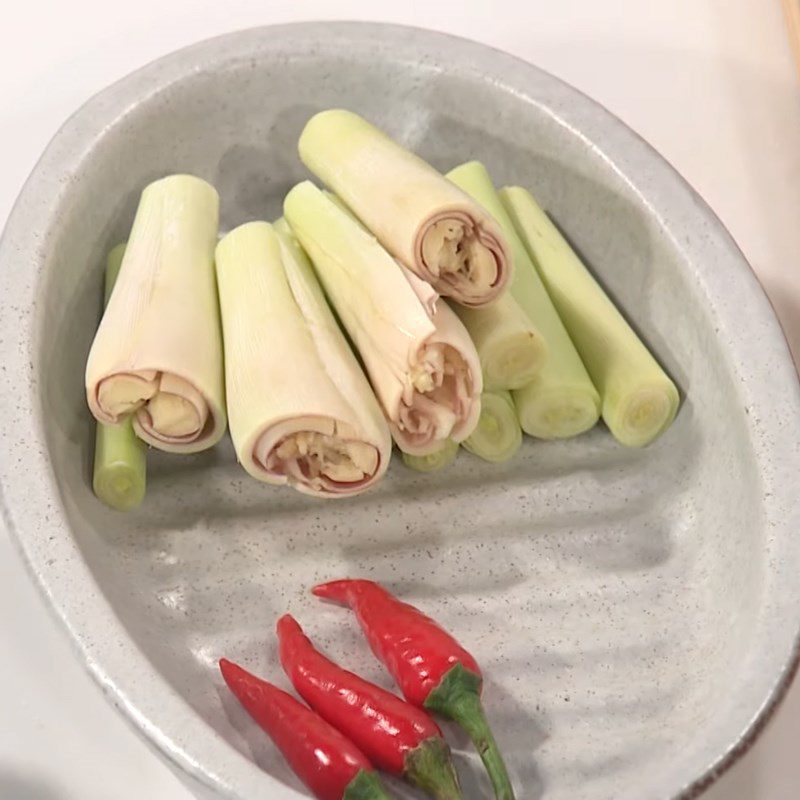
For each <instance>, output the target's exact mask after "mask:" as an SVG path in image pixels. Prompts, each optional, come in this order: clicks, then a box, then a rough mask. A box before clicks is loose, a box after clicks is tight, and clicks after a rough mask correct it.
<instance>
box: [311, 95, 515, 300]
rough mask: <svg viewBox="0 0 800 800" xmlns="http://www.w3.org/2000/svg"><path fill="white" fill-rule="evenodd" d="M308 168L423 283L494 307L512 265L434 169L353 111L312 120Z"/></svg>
mask: <svg viewBox="0 0 800 800" xmlns="http://www.w3.org/2000/svg"><path fill="white" fill-rule="evenodd" d="M298 149H299V152H300V158H301V159H302V160H303V163H304V164H305V165H306V166H307V167H308V168H309V169H310V170H311V171H312V172H313V173H314V174H315V175H316V176H317V177H319V178H320V180H322V181H323V182H324V183H325V184H326V185H327V186H328V187H330V188H331V189H332V190H333V191H334V192H335V193H336V194H337V195H339V196H340V197H341V198H342V200H344V202H345V203H346V204H347V206H348V207H349V208H350V209H352V211H353V212H354V213H355V215H356V216H357V217H358V218H359V219H360V220H361V221H362V222H363V223H364V224H365V225H366V227H367V228H369V230H370V231H372V233H374V234H375V236H376V237H377V238H378V240H379V241H380V243H381V244H382V245H383V246H384V247H385V248H386V250H388V251H389V252H390V253H391V254H392V255H393V256H394V257H395V258H397V259H398V260H399V261H400V262H401V263H402V264H404V265H405V266H406V267H408V268H409V269H410V270H411V271H412V272H414V273H415V274H416V275H417V276H419V277H420V278H422V279H423V280H425V281H427V282H428V283H430V284H432V285H433V286H434V288H435V289H436V290H437V291H438V292H439V293H440V294H442V295H444V296H447V297H451V298H452V299H453V300H454V301H456V302H458V303H461V304H463V305H469V306H482V305H486V304H487V303H490V302H492V301H493V300H495V299H496V298H497V297H498V296H499V295H500V294H501V293H502V291H503V289H504V288H505V286H506V284H507V282H508V281H509V279H510V277H511V269H512V262H511V258H510V256H509V252H508V249H507V245H506V243H505V240H504V238H503V235H502V232H501V231H500V229H499V227H498V226H497V224H496V223H495V222H494V220H493V219H492V218H491V216H490V215H489V214H487V213H486V211H485V210H484V209H483V208H481V207H480V205H478V204H477V203H475V202H474V201H473V200H472V199H470V198H469V197H468V196H467V195H466V194H465V193H464V192H462V191H461V190H460V189H458V188H457V187H455V186H454V185H453V184H452V183H450V182H449V181H447V180H446V179H445V178H444V177H443V176H442V175H441V174H440V173H439V172H437V171H436V170H435V169H434V168H433V167H431V166H430V165H429V164H427V163H426V162H425V161H423V160H422V159H421V158H419V157H418V156H417V155H415V154H414V153H411V152H409V151H408V150H406V149H405V148H403V147H401V146H400V145H399V144H398V143H397V142H395V141H393V140H392V139H390V138H389V137H388V136H387V135H386V134H385V133H383V132H382V131H380V130H378V129H377V128H376V127H374V126H373V125H371V124H370V123H369V122H367V121H366V120H365V119H363V118H362V117H359V116H358V115H357V114H353V113H352V112H350V111H344V110H342V109H331V110H328V111H322V112H320V113H318V114H316V115H315V116H313V117H312V118H311V119H310V120H309V122H308V123H307V124H306V126H305V128H304V129H303V132H302V134H301V136H300V141H299V144H298Z"/></svg>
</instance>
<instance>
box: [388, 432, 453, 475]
mask: <svg viewBox="0 0 800 800" xmlns="http://www.w3.org/2000/svg"><path fill="white" fill-rule="evenodd" d="M401 455H402V458H403V463H404V464H405V465H406V466H407V467H409V468H410V469H414V470H416V471H417V472H438V471H439V470H441V469H445V468H446V467H449V466H450V465H451V464H452V463H453V462H454V461H455V460H456V456H457V455H458V442H454V441H453V440H452V439H445V441H444V442H443V443H442V445H441V447H439V449H438V450H436V451H435V452H433V453H428V455H426V456H414V455H411V453H401Z"/></svg>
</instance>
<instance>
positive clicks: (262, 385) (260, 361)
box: [216, 222, 391, 497]
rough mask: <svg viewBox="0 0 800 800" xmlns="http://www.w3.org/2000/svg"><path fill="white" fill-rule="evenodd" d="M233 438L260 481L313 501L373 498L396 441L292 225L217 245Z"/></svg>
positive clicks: (239, 233) (242, 232) (262, 225)
mask: <svg viewBox="0 0 800 800" xmlns="http://www.w3.org/2000/svg"><path fill="white" fill-rule="evenodd" d="M216 262H217V280H218V283H219V291H220V306H221V311H222V324H223V330H224V334H225V337H224V340H225V378H226V384H227V400H228V414H229V417H230V427H231V437H232V439H233V443H234V447H235V449H236V455H237V457H238V458H239V461H240V462H241V464H242V466H243V467H244V468H245V469H246V470H247V472H248V473H249V474H250V475H252V476H253V477H255V478H257V479H259V480H262V481H264V482H266V483H272V484H289V485H291V486H293V487H294V488H296V489H298V490H299V491H301V492H304V493H306V494H311V495H316V496H320V497H341V496H344V495H353V494H357V493H359V492H363V491H364V490H366V489H367V488H369V487H370V486H371V485H373V484H374V483H375V482H376V481H378V480H380V478H381V477H382V476H383V475H384V473H385V472H386V469H387V467H388V465H389V460H390V458H391V438H390V436H389V430H388V428H387V426H386V422H385V421H384V419H383V415H382V413H381V409H380V407H379V406H378V403H377V401H376V400H375V397H374V395H373V393H372V389H371V388H370V386H369V383H368V382H367V379H366V378H365V377H364V374H363V372H362V371H361V368H360V367H359V365H358V362H357V361H356V358H355V356H354V355H353V353H352V351H351V350H350V348H349V346H348V344H347V342H346V341H345V339H344V336H343V334H342V332H341V331H340V330H339V327H338V325H337V324H336V320H335V319H334V317H333V314H332V312H331V310H330V308H329V307H328V305H327V303H326V301H325V298H324V296H323V294H322V290H321V289H320V287H319V284H318V283H317V279H316V278H315V276H314V272H313V269H312V268H311V265H310V264H309V263H308V260H307V258H306V256H305V254H304V253H303V252H302V250H301V249H300V247H299V245H298V244H297V242H296V241H295V240H294V238H293V237H292V235H291V233H290V232H289V231H288V227H287V226H286V225H285V223H281V222H279V223H277V224H276V226H275V227H273V226H272V225H270V224H269V223H267V222H250V223H247V224H245V225H241V226H240V227H238V228H236V229H234V230H233V231H231V232H230V233H229V234H227V236H225V237H224V238H223V239H222V240H221V241H220V243H219V244H218V245H217V250H216Z"/></svg>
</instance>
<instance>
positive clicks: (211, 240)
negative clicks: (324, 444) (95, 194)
mask: <svg viewBox="0 0 800 800" xmlns="http://www.w3.org/2000/svg"><path fill="white" fill-rule="evenodd" d="M218 215H219V199H218V197H217V192H216V191H215V189H214V187H213V186H210V185H209V184H208V183H206V182H205V181H203V180H200V179H199V178H195V177H192V176H191V175H172V176H170V177H167V178H162V179H161V180H159V181H156V182H155V183H151V184H150V185H149V186H148V187H147V188H146V189H145V190H144V191H143V192H142V196H141V199H140V201H139V208H138V210H137V211H136V218H135V219H134V222H133V228H132V230H131V234H130V238H129V240H128V245H127V248H126V250H125V255H124V257H123V260H122V266H121V267H120V272H119V277H118V278H117V283H116V286H115V288H114V292H113V294H112V295H111V299H110V301H109V303H108V307H107V308H106V311H105V314H104V315H103V319H102V321H101V322H100V327H99V328H98V329H97V333H96V335H95V338H94V342H93V343H92V349H91V351H90V353H89V360H88V362H87V364H86V398H87V401H88V403H89V408H90V409H91V411H92V413H93V414H94V416H95V418H96V419H97V420H98V422H103V423H106V424H116V423H117V422H120V421H121V420H123V419H124V418H125V417H127V416H128V415H130V414H133V426H134V430H135V431H136V433H137V435H138V436H140V437H141V438H142V439H144V440H145V441H146V442H148V443H149V444H151V445H153V446H154V447H158V448H160V449H161V450H167V451H170V452H176V453H193V452H197V451H199V450H205V449H206V448H208V447H211V446H213V445H214V444H216V442H218V441H219V439H220V437H221V436H222V434H223V433H224V432H225V392H224V388H223V366H222V334H221V331H220V322H219V307H218V302H217V287H216V282H215V280H214V246H215V244H216V241H217V223H218Z"/></svg>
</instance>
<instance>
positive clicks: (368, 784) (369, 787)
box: [342, 769, 392, 800]
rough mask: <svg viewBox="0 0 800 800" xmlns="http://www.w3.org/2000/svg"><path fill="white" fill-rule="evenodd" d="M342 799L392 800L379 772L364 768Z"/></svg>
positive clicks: (349, 785)
mask: <svg viewBox="0 0 800 800" xmlns="http://www.w3.org/2000/svg"><path fill="white" fill-rule="evenodd" d="M342 800H392V796H391V795H390V794H388V793H387V792H386V789H384V788H383V784H382V783H381V781H380V778H379V777H378V775H377V773H375V772H367V771H366V770H365V769H362V770H361V771H360V772H359V773H358V775H356V776H355V778H353V780H352V781H350V783H349V784H348V786H347V789H345V792H344V794H343V795H342Z"/></svg>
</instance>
